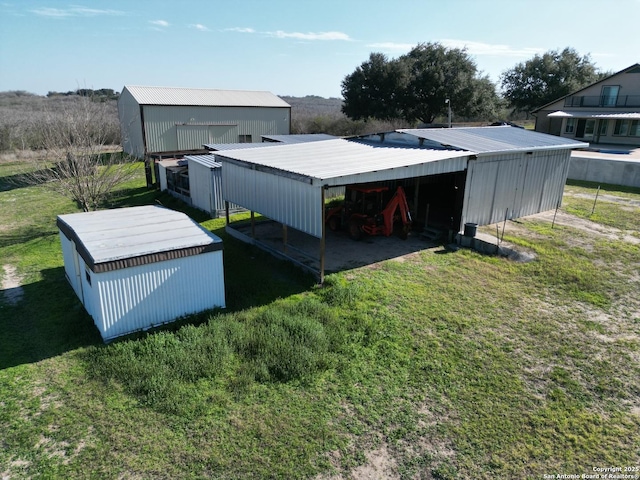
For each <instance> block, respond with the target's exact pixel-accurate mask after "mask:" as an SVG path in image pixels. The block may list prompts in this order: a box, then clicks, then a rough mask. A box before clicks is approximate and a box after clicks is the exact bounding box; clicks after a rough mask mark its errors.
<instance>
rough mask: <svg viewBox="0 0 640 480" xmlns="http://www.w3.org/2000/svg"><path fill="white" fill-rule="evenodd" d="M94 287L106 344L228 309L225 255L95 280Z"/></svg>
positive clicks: (212, 254)
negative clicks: (183, 318)
mask: <svg viewBox="0 0 640 480" xmlns="http://www.w3.org/2000/svg"><path fill="white" fill-rule="evenodd" d="M93 283H94V284H95V285H94V288H95V289H96V291H97V292H98V294H99V301H100V306H101V310H102V315H101V317H102V318H101V319H100V322H96V325H97V326H98V329H99V330H100V333H101V335H102V337H103V339H105V340H108V339H110V338H114V337H117V336H120V335H126V334H128V333H131V332H135V331H138V330H143V329H147V328H149V327H152V326H155V325H159V324H162V323H167V322H170V321H173V320H175V319H176V318H178V317H180V316H183V315H189V314H192V313H197V312H201V311H203V310H207V309H210V308H214V307H225V291H224V270H223V260H222V252H221V251H219V252H210V253H206V254H203V255H196V256H193V257H186V258H181V259H175V260H170V261H167V262H162V263H156V264H152V265H143V266H139V267H132V268H127V269H123V270H117V271H112V272H105V273H101V274H96V275H95V276H94V282H93ZM90 313H91V312H90ZM92 316H93V317H94V319H96V316H97V315H95V314H92Z"/></svg>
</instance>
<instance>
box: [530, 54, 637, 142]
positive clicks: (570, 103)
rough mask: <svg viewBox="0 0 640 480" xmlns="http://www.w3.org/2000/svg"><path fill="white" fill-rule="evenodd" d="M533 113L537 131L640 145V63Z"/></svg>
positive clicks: (579, 138) (578, 138)
mask: <svg viewBox="0 0 640 480" xmlns="http://www.w3.org/2000/svg"><path fill="white" fill-rule="evenodd" d="M532 113H533V114H534V115H535V117H536V126H535V130H536V131H537V132H541V133H550V134H552V135H558V136H561V137H567V138H572V139H577V140H581V141H585V142H590V143H597V144H608V145H625V146H636V145H640V64H638V63H636V64H635V65H631V66H630V67H628V68H625V69H624V70H621V71H619V72H618V73H615V74H613V75H610V76H608V77H606V78H604V79H603V80H600V81H598V82H596V83H594V84H592V85H589V86H588V87H585V88H583V89H581V90H578V91H576V92H573V93H571V94H569V95H566V96H564V97H562V98H559V99H557V100H555V101H553V102H551V103H548V104H547V105H544V106H542V107H540V108H538V109H536V110H534V111H533V112H532Z"/></svg>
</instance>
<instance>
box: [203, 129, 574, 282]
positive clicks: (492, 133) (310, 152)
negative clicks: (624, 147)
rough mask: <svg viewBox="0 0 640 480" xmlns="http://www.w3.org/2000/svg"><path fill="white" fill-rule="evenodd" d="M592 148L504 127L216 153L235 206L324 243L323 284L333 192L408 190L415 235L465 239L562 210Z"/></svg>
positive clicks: (407, 133) (403, 132)
mask: <svg viewBox="0 0 640 480" xmlns="http://www.w3.org/2000/svg"><path fill="white" fill-rule="evenodd" d="M583 146H586V145H585V144H584V143H581V142H576V141H573V140H569V139H562V138H558V137H554V136H551V135H546V134H540V133H535V132H530V131H526V130H523V129H519V128H514V127H509V126H500V127H477V128H459V129H458V128H457V129H427V130H398V131H396V132H387V133H385V134H377V135H370V136H367V137H365V138H353V139H336V140H326V141H320V142H310V143H302V144H290V145H281V146H273V147H270V148H265V149H249V150H229V151H221V152H216V153H215V155H216V160H217V161H218V162H220V163H221V164H222V169H223V172H224V175H223V178H222V180H223V192H224V198H225V200H226V201H229V202H233V203H234V204H237V205H240V206H243V207H245V208H247V209H248V210H251V211H252V212H258V213H260V214H262V215H264V216H266V217H268V218H270V219H272V220H275V221H276V222H279V223H281V224H282V225H284V226H285V227H291V228H293V229H296V230H299V231H301V232H304V233H306V234H308V235H311V236H313V237H315V238H318V239H319V240H320V245H319V247H318V248H319V259H318V260H319V262H318V265H319V268H318V269H317V271H316V273H317V274H318V276H319V278H320V279H321V281H322V279H323V277H324V257H325V253H326V252H325V241H326V235H327V228H326V226H325V191H326V190H327V189H328V188H331V187H338V186H348V185H354V184H366V185H372V184H377V185H381V184H384V185H388V186H391V190H393V187H395V186H396V185H400V186H403V188H404V190H405V191H406V194H407V195H406V196H407V198H408V203H409V206H410V209H411V213H412V216H413V219H414V228H418V229H419V228H423V227H425V226H427V225H429V226H431V225H435V226H438V227H439V228H442V229H443V230H446V231H449V232H453V233H458V232H461V231H462V229H463V226H464V225H465V224H466V223H475V224H478V225H486V224H491V223H495V222H499V221H502V220H504V219H505V218H509V219H513V218H518V217H521V216H525V215H530V214H534V213H538V212H541V211H545V210H549V209H552V208H555V207H556V206H557V205H558V204H559V203H560V201H561V198H562V192H563V189H564V183H565V181H566V175H567V171H568V166H569V159H570V154H571V149H574V148H580V147H583ZM227 230H228V231H230V233H231V234H232V235H233V234H237V232H234V231H233V228H228V229H227ZM285 231H286V230H285ZM240 237H242V236H240ZM242 239H243V240H247V241H253V239H251V238H246V237H242ZM284 240H285V242H286V235H285V239H284ZM284 248H285V249H286V245H285V247H284Z"/></svg>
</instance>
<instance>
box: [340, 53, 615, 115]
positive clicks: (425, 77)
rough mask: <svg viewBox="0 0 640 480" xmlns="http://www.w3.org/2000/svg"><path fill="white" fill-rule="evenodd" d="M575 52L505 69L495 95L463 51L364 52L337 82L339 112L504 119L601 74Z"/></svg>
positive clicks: (549, 55) (539, 57)
mask: <svg viewBox="0 0 640 480" xmlns="http://www.w3.org/2000/svg"><path fill="white" fill-rule="evenodd" d="M609 74H610V73H607V72H600V71H599V70H598V69H597V68H596V66H595V65H594V64H593V62H592V61H591V59H590V57H589V55H584V56H581V55H580V54H579V53H578V52H576V50H575V49H573V48H570V47H567V48H565V49H564V50H562V51H558V50H550V51H548V52H546V53H544V54H542V55H538V54H536V55H535V56H534V57H533V58H531V59H530V60H528V61H526V62H522V63H518V64H517V65H515V66H514V67H513V68H511V69H509V70H507V71H505V72H504V73H503V74H502V75H501V76H500V80H499V84H500V87H501V89H502V94H501V95H500V94H499V93H498V90H497V85H496V84H494V83H493V82H492V81H491V80H490V79H489V78H488V76H486V75H485V76H483V75H482V74H481V73H480V72H479V70H478V68H477V65H476V63H475V62H474V61H473V59H472V58H471V56H470V55H469V53H468V52H467V51H466V49H460V48H448V47H445V46H444V45H442V44H440V43H420V44H418V45H417V46H415V47H414V48H412V49H411V50H410V51H409V53H407V54H405V55H402V56H400V57H398V58H395V59H389V58H387V56H386V55H384V54H382V53H371V54H370V55H369V59H368V60H366V61H365V62H363V63H362V64H361V65H360V66H358V67H357V68H356V69H355V70H354V71H353V73H351V74H349V75H347V76H346V77H345V78H344V80H343V81H342V96H343V99H344V103H343V106H342V111H343V113H344V114H345V115H347V116H348V117H349V118H351V119H353V120H361V119H364V120H366V119H379V120H392V119H402V120H404V121H406V122H409V123H411V124H415V123H418V122H419V123H423V124H431V123H433V122H434V120H435V119H436V118H438V117H444V116H446V115H448V112H449V108H451V109H452V110H453V112H454V113H455V116H456V118H457V119H458V120H464V121H470V120H475V121H489V122H490V121H495V120H500V119H502V120H504V118H500V117H504V114H505V109H506V110H507V111H508V115H509V116H514V115H518V114H522V113H524V114H525V115H528V113H529V112H530V111H531V110H534V109H535V108H537V107H540V106H543V105H545V104H547V103H550V102H551V101H553V100H555V99H557V98H560V97H563V96H565V95H567V94H569V93H571V92H573V91H575V90H578V89H580V88H583V87H585V86H587V85H590V84H592V83H594V82H596V81H598V80H600V79H602V78H604V77H605V76H607V75H609Z"/></svg>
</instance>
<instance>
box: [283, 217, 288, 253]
mask: <svg viewBox="0 0 640 480" xmlns="http://www.w3.org/2000/svg"><path fill="white" fill-rule="evenodd" d="M287 241H288V239H287V226H286V225H285V224H284V223H283V224H282V243H283V251H284V253H287Z"/></svg>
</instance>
